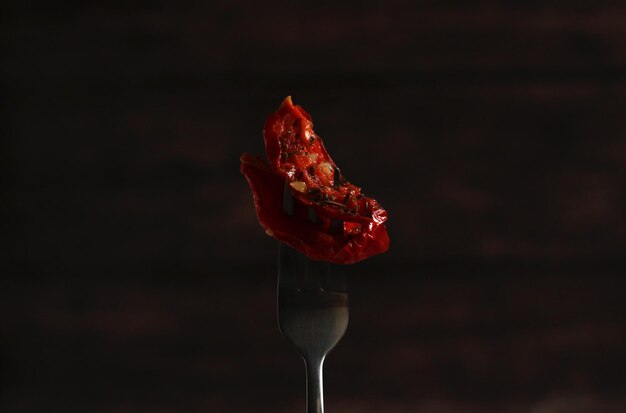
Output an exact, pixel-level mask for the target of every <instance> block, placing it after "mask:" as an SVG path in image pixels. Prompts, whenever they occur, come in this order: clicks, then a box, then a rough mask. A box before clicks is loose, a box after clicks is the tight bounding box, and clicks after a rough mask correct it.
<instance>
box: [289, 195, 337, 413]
mask: <svg viewBox="0 0 626 413" xmlns="http://www.w3.org/2000/svg"><path fill="white" fill-rule="evenodd" d="M283 207H284V209H285V211H286V212H287V213H290V214H292V213H293V199H292V198H291V194H290V192H289V191H288V189H287V188H285V197H284V202H283ZM310 215H311V214H310ZM335 225H336V224H335ZM279 248H280V250H279V267H278V325H279V328H280V331H281V333H282V334H283V336H284V337H285V338H286V339H287V341H289V342H290V343H291V344H292V345H293V346H294V347H295V349H296V350H297V351H298V353H300V355H301V356H302V358H303V359H304V363H305V365H306V372H307V393H306V400H307V412H308V413H323V412H324V395H323V393H324V391H323V389H324V387H323V381H322V367H323V364H324V359H325V357H326V355H327V354H328V352H329V351H330V350H331V349H332V348H333V347H335V345H336V344H337V343H338V342H339V340H340V339H341V337H343V335H344V333H345V331H346V328H347V327H348V290H347V286H346V282H345V278H344V275H343V274H340V273H336V274H333V275H332V276H331V274H330V268H329V264H328V263H327V262H320V261H312V260H310V259H308V258H306V257H305V256H304V255H303V254H301V253H299V252H297V251H295V250H293V249H292V248H291V247H288V246H286V245H284V244H280V247H279Z"/></svg>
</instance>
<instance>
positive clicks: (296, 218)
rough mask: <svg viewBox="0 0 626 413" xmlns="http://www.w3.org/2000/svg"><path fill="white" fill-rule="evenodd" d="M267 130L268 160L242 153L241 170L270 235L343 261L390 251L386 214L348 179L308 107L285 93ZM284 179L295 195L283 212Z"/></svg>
mask: <svg viewBox="0 0 626 413" xmlns="http://www.w3.org/2000/svg"><path fill="white" fill-rule="evenodd" d="M263 132H264V133H263V135H264V139H265V149H266V152H267V157H268V160H269V164H267V163H265V162H264V161H263V160H262V159H261V158H259V157H256V156H252V155H249V154H244V155H242V157H241V172H242V173H243V174H244V176H245V177H246V179H247V180H248V183H249V185H250V188H251V189H252V193H253V197H254V202H255V207H256V212H257V217H258V219H259V222H260V223H261V225H262V226H263V227H264V228H265V231H266V233H267V234H268V235H270V236H273V237H274V238H276V239H278V240H279V241H282V242H284V243H286V244H287V245H289V246H291V247H293V248H295V249H296V250H298V251H300V252H302V253H304V254H305V255H306V256H308V257H309V258H311V259H314V260H323V261H329V262H333V263H339V264H349V263H354V262H357V261H361V260H363V259H365V258H368V257H370V256H372V255H376V254H379V253H382V252H385V251H387V249H388V248H389V236H388V235H387V229H386V228H385V225H384V222H385V221H386V220H387V212H386V211H385V210H384V209H383V208H382V207H381V205H380V204H379V203H378V202H377V201H376V200H374V199H372V198H369V197H367V196H365V195H364V194H362V193H361V188H359V187H357V186H355V185H353V184H351V183H350V182H348V180H346V178H345V176H344V175H343V174H342V173H341V171H340V170H339V168H337V166H336V165H335V163H334V162H333V160H332V159H331V157H330V155H329V154H328V152H327V151H326V149H325V147H324V143H323V141H322V139H321V138H320V137H319V136H318V135H317V134H315V132H314V131H313V121H312V119H311V116H310V115H309V114H308V113H307V112H306V111H305V110H304V109H302V108H301V107H300V106H297V105H294V104H293V103H292V101H291V98H290V97H287V98H286V99H285V100H284V101H283V103H282V104H281V106H280V107H279V108H278V110H277V111H276V112H275V113H273V114H272V115H270V116H269V118H268V119H267V121H266V123H265V128H264V131H263ZM286 183H287V184H288V187H289V190H290V191H291V193H292V195H293V197H294V211H293V213H292V214H288V213H286V212H285V211H284V210H283V191H284V190H285V188H286V186H285V184H286ZM309 208H310V209H312V210H314V211H315V212H316V214H315V215H316V219H315V222H313V221H312V220H310V219H308V212H307V211H308V209H309ZM333 220H340V221H342V222H343V228H342V231H337V230H336V229H335V227H334V225H333Z"/></svg>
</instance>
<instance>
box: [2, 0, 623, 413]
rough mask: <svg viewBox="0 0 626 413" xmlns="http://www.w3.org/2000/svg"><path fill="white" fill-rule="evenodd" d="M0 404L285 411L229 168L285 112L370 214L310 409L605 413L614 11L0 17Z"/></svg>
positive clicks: (287, 371) (616, 106)
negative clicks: (319, 397)
mask: <svg viewBox="0 0 626 413" xmlns="http://www.w3.org/2000/svg"><path fill="white" fill-rule="evenodd" d="M2 16H3V17H2V24H1V29H0V30H1V31H2V52H3V59H2V72H1V73H2V75H1V76H2V77H1V79H2V84H1V86H2V89H1V91H2V92H1V93H2V118H1V119H2V124H1V132H2V148H1V149H2V151H1V153H0V168H1V173H2V203H1V205H0V208H1V210H2V216H3V227H2V228H3V229H2V237H3V239H4V240H5V241H7V242H6V243H5V244H6V245H7V246H6V247H5V248H4V249H2V251H1V252H0V257H1V258H2V268H1V272H2V275H3V278H2V281H1V284H0V328H1V330H0V333H1V337H0V370H1V371H2V376H1V377H2V381H1V393H0V396H1V400H0V401H1V404H0V406H1V407H2V408H3V409H4V410H6V411H10V412H40V411H54V412H56V411H59V412H72V411H77V412H78V411H80V412H83V411H89V412H136V411H137V412H143V411H146V412H174V411H177V412H180V411H189V412H200V411H209V412H225V413H226V412H231V411H232V412H235V411H237V412H264V411H268V412H269V411H272V412H283V411H284V412H287V411H289V412H296V411H302V407H303V406H304V403H303V397H304V393H303V392H304V372H303V366H302V365H301V363H300V361H299V360H298V357H297V355H296V354H295V353H293V352H292V351H291V350H290V348H289V347H288V346H287V344H286V343H285V342H284V340H282V338H281V337H280V336H279V334H278V331H277V328H276V322H275V309H274V300H275V295H274V283H275V274H274V270H275V268H276V263H275V259H276V256H277V247H276V243H275V242H274V241H273V240H272V239H270V238H268V237H267V236H265V235H264V233H263V231H262V230H261V229H260V227H259V226H258V224H257V222H256V218H255V216H254V210H253V206H252V201H251V197H250V194H249V192H248V189H247V186H246V183H245V181H244V180H243V178H242V177H241V175H240V174H239V172H238V163H239V156H240V154H241V153H243V152H252V153H259V154H260V153H262V151H263V144H262V140H261V128H262V125H263V122H264V120H265V117H266V116H267V115H268V114H269V113H270V112H271V111H272V110H273V109H274V108H275V107H277V105H278V104H279V103H280V101H281V99H283V98H284V97H285V96H286V95H292V96H293V99H294V101H295V102H296V103H300V104H302V105H303V106H304V107H305V108H306V109H307V110H308V111H309V112H311V113H312V115H313V118H314V121H315V125H316V131H317V132H318V133H319V134H320V135H321V136H322V137H323V138H324V139H325V142H326V146H327V148H328V149H329V151H330V152H331V153H332V154H333V158H334V159H335V160H336V161H337V163H338V164H339V165H340V166H341V167H342V170H343V171H344V172H345V173H346V174H347V176H348V178H349V179H351V180H352V181H353V182H354V183H356V184H359V185H361V186H363V187H364V188H365V191H366V192H367V193H368V194H371V195H372V196H374V197H375V198H377V199H378V200H379V201H380V202H381V203H382V204H383V205H384V206H385V207H386V208H387V209H388V210H389V214H390V221H389V231H390V234H391V237H392V247H391V250H390V251H389V253H387V254H385V255H383V256H380V257H375V258H373V259H371V260H369V261H368V262H366V263H362V264H358V265H355V266H350V267H347V268H344V269H343V271H346V272H348V273H349V275H350V279H351V288H352V291H353V292H352V308H351V310H352V313H351V324H350V327H349V329H348V333H347V335H346V337H345V338H344V340H343V341H342V342H341V343H340V345H339V346H338V347H337V349H336V350H335V351H334V352H333V353H332V354H331V356H330V357H329V359H328V361H327V367H326V374H327V376H326V383H327V387H328V390H327V403H328V411H329V412H331V413H332V412H346V413H350V412H364V413H365V412H392V413H393V412H400V413H402V412H433V413H434V412H438V413H443V412H514V413H517V412H533V413H535V412H536V413H544V412H549V413H552V412H554V413H556V412H585V413H587V412H594V413H595V412H608V413H612V412H621V411H624V410H626V399H625V398H624V396H623V394H625V393H626V373H625V372H626V356H625V355H624V348H626V319H625V318H626V278H624V277H625V272H626V219H625V218H624V216H625V214H624V211H626V144H625V143H624V142H626V140H625V139H626V121H625V120H624V113H626V50H625V49H626V26H624V24H623V22H624V20H625V19H626V7H624V6H623V5H622V2H618V1H609V0H602V1H597V2H593V3H591V2H589V4H586V5H572V4H570V2H564V1H545V2H540V3H537V2H531V3H528V2H526V3H525V4H524V5H522V4H518V3H517V2H509V1H498V2H495V1H480V2H474V3H473V4H467V2H456V1H444V2H428V1H419V2H406V1H387V2H385V3H382V2H381V3H380V4H378V3H376V2H364V3H359V4H357V3H356V2H342V3H341V4H334V3H331V2H322V3H319V2H309V4H294V3H293V2H289V3H285V2H281V3H278V2H276V3H271V4H265V3H261V2H251V1H242V2H227V1H207V2H203V3H201V4H192V3H187V2H185V3H174V2H159V1H157V2H150V3H143V2H99V1H90V2H83V3H79V2H72V3H68V4H65V5H63V6H61V5H59V4H52V3H50V4H48V3H45V2H39V3H37V2H29V3H25V2H19V1H5V2H4V3H3V12H2Z"/></svg>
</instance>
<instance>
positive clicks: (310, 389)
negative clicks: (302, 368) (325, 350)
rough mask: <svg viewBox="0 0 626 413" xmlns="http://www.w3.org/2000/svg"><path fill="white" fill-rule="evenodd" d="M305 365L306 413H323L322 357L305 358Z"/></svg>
mask: <svg viewBox="0 0 626 413" xmlns="http://www.w3.org/2000/svg"><path fill="white" fill-rule="evenodd" d="M304 362H305V364H306V404H307V413H324V385H323V380H322V367H323V365H324V357H322V358H321V359H316V360H311V359H310V358H305V360H304Z"/></svg>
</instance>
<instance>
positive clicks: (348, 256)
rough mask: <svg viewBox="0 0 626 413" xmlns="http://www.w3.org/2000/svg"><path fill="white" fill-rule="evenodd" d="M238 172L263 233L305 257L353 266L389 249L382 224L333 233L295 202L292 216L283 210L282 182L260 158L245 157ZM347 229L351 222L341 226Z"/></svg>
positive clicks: (385, 231) (303, 206)
mask: <svg viewBox="0 0 626 413" xmlns="http://www.w3.org/2000/svg"><path fill="white" fill-rule="evenodd" d="M241 172H242V173H243V175H244V176H245V177H246V179H247V180H248V184H249V185H250V188H251V190H252V194H253V198H254V205H255V209H256V213H257V218H258V219H259V222H260V223H261V226H262V227H263V228H264V229H265V232H266V233H267V234H268V235H270V236H272V237H274V238H276V239H278V240H279V241H281V242H284V243H285V244H287V245H289V246H291V247H292V248H294V249H296V250H298V251H300V252H302V253H304V254H305V255H306V256H307V257H309V258H311V259H313V260H318V261H328V262H331V263H335V264H352V263H355V262H358V261H361V260H364V259H366V258H369V257H371V256H372V255H376V254H380V253H382V252H385V251H386V250H387V249H388V248H389V236H388V235H387V230H386V228H385V226H384V225H379V226H376V227H375V228H373V230H372V231H365V232H362V231H359V232H358V233H347V232H345V231H344V233H343V234H337V233H333V232H332V231H331V230H330V228H328V227H327V226H325V225H321V224H319V223H313V222H311V221H310V220H308V218H307V211H306V210H307V206H306V205H305V204H302V203H300V201H298V200H297V199H294V213H293V215H289V214H287V213H286V212H285V211H284V210H283V206H282V199H283V190H284V184H285V181H284V179H283V178H282V177H281V176H279V175H277V174H275V173H274V172H273V171H272V170H271V168H270V167H269V165H268V164H267V163H265V162H264V161H263V160H262V159H261V158H259V157H256V156H253V155H249V154H244V155H243V156H242V157H241ZM346 225H347V226H348V227H349V226H350V225H352V223H344V228H345V227H346Z"/></svg>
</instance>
